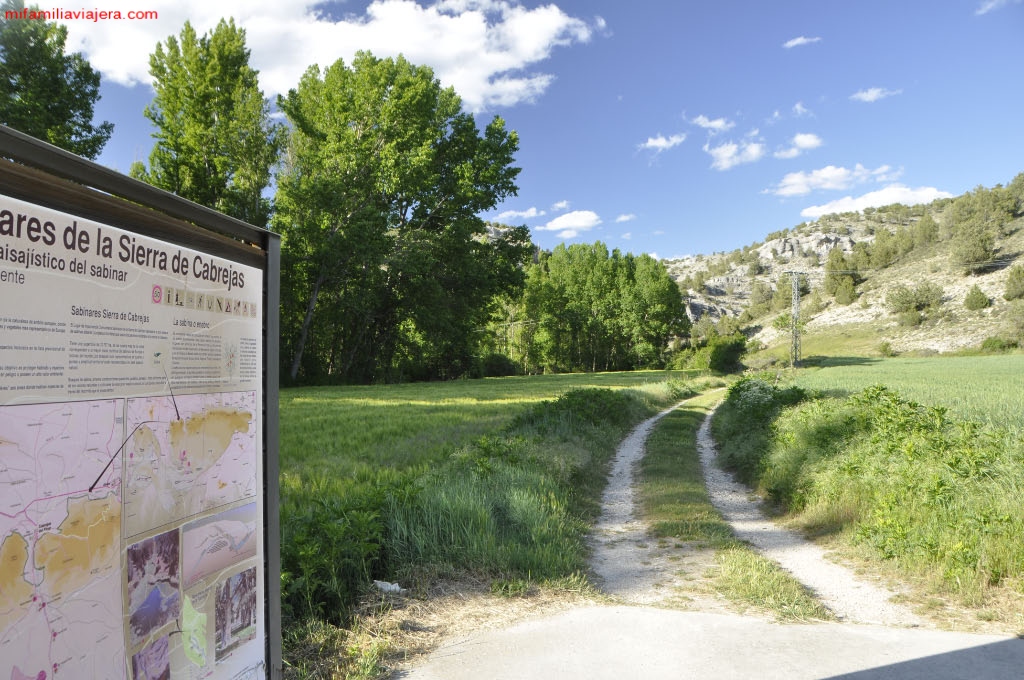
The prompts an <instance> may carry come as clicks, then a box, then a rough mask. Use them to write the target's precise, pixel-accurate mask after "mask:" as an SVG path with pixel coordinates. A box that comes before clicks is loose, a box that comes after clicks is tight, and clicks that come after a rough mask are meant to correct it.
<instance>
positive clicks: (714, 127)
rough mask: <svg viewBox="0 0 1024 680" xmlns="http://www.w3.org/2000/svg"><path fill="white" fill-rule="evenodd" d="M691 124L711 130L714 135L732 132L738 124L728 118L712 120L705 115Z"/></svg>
mask: <svg viewBox="0 0 1024 680" xmlns="http://www.w3.org/2000/svg"><path fill="white" fill-rule="evenodd" d="M690 122H691V123H693V124H694V125H699V126H700V127H702V128H704V129H705V130H710V131H711V132H712V133H713V134H715V133H719V132H725V131H726V130H731V129H732V128H733V127H735V126H736V123H734V122H732V121H731V120H728V119H726V118H715V119H714V120H711V119H710V118H708V117H707V116H705V115H704V114H701V115H699V116H697V117H696V118H694V119H693V120H691V121H690Z"/></svg>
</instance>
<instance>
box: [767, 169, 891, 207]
mask: <svg viewBox="0 0 1024 680" xmlns="http://www.w3.org/2000/svg"><path fill="white" fill-rule="evenodd" d="M899 175H900V172H899V171H893V169H892V167H891V166H889V165H882V166H879V167H878V168H875V169H874V170H869V169H868V168H865V167H864V166H863V165H861V164H860V163H858V164H857V165H855V166H854V167H853V168H852V169H850V168H843V167H837V166H835V165H827V166H825V167H824V168H819V169H818V170H812V171H811V172H803V171H801V172H791V173H789V174H787V175H785V176H784V177H783V178H782V181H780V182H779V183H778V184H777V185H776V186H775V187H773V188H772V189H769V190H768V191H767V193H772V194H775V195H776V196H782V197H789V196H806V195H807V194H809V193H811V192H812V191H823V190H833V191H841V190H843V189H849V188H850V187H852V186H854V185H856V184H861V183H863V182H866V181H868V180H871V179H874V180H876V181H880V182H889V181H892V180H894V179H896V177H898V176H899ZM891 202H892V201H890V203H891Z"/></svg>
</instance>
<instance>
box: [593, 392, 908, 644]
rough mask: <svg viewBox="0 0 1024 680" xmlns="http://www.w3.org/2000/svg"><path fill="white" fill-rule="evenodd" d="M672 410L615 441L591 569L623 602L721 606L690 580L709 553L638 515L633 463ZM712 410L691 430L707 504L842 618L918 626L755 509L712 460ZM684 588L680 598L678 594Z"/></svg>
mask: <svg viewBox="0 0 1024 680" xmlns="http://www.w3.org/2000/svg"><path fill="white" fill-rule="evenodd" d="M672 410H673V409H668V410H666V411H663V412H661V413H659V414H658V415H657V416H655V417H653V418H650V419H648V420H646V421H644V422H643V423H641V424H640V426H639V427H637V428H636V429H635V430H634V431H633V432H632V433H631V434H630V435H629V436H628V437H627V438H626V439H625V440H623V442H622V444H621V445H620V446H619V449H618V451H617V452H616V457H615V460H614V463H613V468H612V472H611V478H610V479H609V483H608V487H607V489H606V490H605V494H604V497H603V502H602V506H603V511H602V514H601V517H600V519H599V520H598V522H597V525H596V527H595V531H594V537H593V541H592V545H593V559H592V567H593V570H594V572H595V574H596V576H597V577H598V579H599V581H600V583H601V587H602V589H603V590H604V591H605V592H606V593H608V594H609V595H612V596H614V597H616V598H619V599H622V600H623V601H626V602H630V603H637V604H654V603H664V604H667V603H669V602H671V601H672V600H677V601H679V603H680V604H683V605H684V606H685V608H689V609H693V608H696V609H702V610H705V611H706V610H709V609H710V610H711V611H722V610H724V609H726V608H727V605H726V604H725V603H723V602H721V601H720V600H718V599H717V598H715V597H714V596H713V595H711V594H705V595H704V596H703V597H702V596H701V595H700V589H699V588H694V587H693V585H694V583H695V582H696V581H699V579H700V572H702V571H705V570H706V567H707V566H709V565H710V562H711V557H713V555H712V554H711V553H712V551H709V550H705V551H701V550H696V549H693V548H691V547H687V546H683V545H678V544H674V542H660V543H658V542H655V541H652V540H651V539H650V538H649V537H648V535H647V525H646V523H645V522H644V521H643V520H642V519H641V518H638V516H637V508H636V502H635V498H634V497H635V494H634V483H635V480H634V469H635V468H636V466H637V465H638V463H639V461H640V459H641V458H642V457H643V453H644V444H645V442H646V440H647V437H648V435H649V434H650V432H651V430H652V429H653V427H654V425H655V424H656V423H657V421H658V420H659V419H661V418H662V417H664V416H665V415H667V414H668V413H669V412H671V411H672ZM710 423H711V415H710V414H709V415H708V417H707V418H706V419H705V420H704V423H703V425H702V426H701V428H700V431H699V432H698V435H697V446H698V451H699V452H700V456H701V463H702V466H703V468H704V477H705V482H706V484H707V487H708V493H709V495H710V498H711V502H712V504H713V505H714V506H715V508H716V509H718V511H719V512H721V513H722V515H723V517H725V519H726V521H728V522H729V523H730V524H731V525H732V527H733V530H734V531H735V532H736V535H737V536H738V537H739V538H740V539H742V540H744V541H746V542H748V543H750V544H751V545H753V546H754V547H755V548H756V549H758V550H759V551H760V552H762V553H763V554H764V555H766V556H767V557H769V558H770V559H772V560H774V561H776V562H778V563H779V564H780V565H781V566H782V567H783V568H784V569H786V570H787V571H789V572H790V573H792V574H793V575H794V576H795V577H796V578H797V580H799V581H800V582H802V583H803V584H804V585H806V586H807V587H808V588H810V589H811V590H812V591H813V592H814V593H815V594H816V595H817V596H818V597H819V598H820V599H821V601H822V603H823V604H824V605H825V606H826V607H828V608H829V609H830V610H831V611H832V612H833V613H834V614H835V615H836V616H837V618H839V619H840V620H843V621H850V622H856V623H874V624H884V625H896V626H920V625H922V624H923V622H922V620H921V619H919V618H918V617H917V616H915V615H914V614H913V613H911V612H910V611H909V610H907V609H906V608H905V607H903V606H900V605H898V604H896V603H893V602H892V601H891V598H892V597H893V595H894V593H892V592H890V591H888V590H885V589H884V588H882V587H880V586H878V585H875V584H872V583H868V582H866V581H864V580H862V579H860V578H858V577H857V576H856V575H855V574H854V573H853V572H852V571H851V570H849V569H847V568H845V567H843V566H840V565H838V564H835V563H834V562H831V561H829V560H828V559H827V557H826V555H825V552H824V551H823V550H822V549H821V548H819V547H817V546H815V545H813V544H811V543H809V542H807V541H806V540H804V539H803V538H802V537H801V536H799V535H798V534H796V533H794V532H792V531H789V530H787V529H784V528H782V527H780V526H778V525H777V524H775V523H774V522H772V521H771V520H769V519H768V518H766V517H765V516H764V514H763V513H762V512H761V510H760V507H759V505H758V503H757V502H756V500H752V498H751V494H750V491H749V489H747V488H746V487H745V486H743V485H741V484H739V483H737V482H735V481H734V480H733V479H732V476H731V475H730V474H729V473H726V472H724V471H722V470H721V469H719V468H718V466H717V465H716V464H715V457H716V455H717V453H716V451H715V446H714V442H713V441H712V439H711V435H710V431H709V429H710ZM681 591H683V592H685V593H686V595H685V597H682V598H680V592H681Z"/></svg>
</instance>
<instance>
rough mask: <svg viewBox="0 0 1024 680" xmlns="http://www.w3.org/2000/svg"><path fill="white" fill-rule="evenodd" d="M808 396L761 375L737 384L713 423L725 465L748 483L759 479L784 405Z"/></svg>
mask: <svg viewBox="0 0 1024 680" xmlns="http://www.w3.org/2000/svg"><path fill="white" fill-rule="evenodd" d="M806 396H807V393H806V392H805V391H804V390H802V389H800V388H799V387H788V388H785V389H780V388H778V387H776V386H775V385H773V384H772V383H770V382H768V381H766V380H763V379H761V378H742V379H740V380H738V381H736V382H735V383H733V384H732V386H731V387H730V388H729V392H728V394H727V395H726V398H725V401H724V402H722V405H721V406H719V407H718V409H717V410H716V411H715V417H714V420H713V421H712V424H711V428H712V432H713V433H714V436H715V440H716V441H717V442H718V443H719V445H720V448H719V451H720V453H719V459H720V460H721V461H722V465H723V466H724V467H725V468H727V469H729V470H732V471H733V472H735V473H736V475H737V476H738V477H739V479H740V480H741V481H743V482H745V483H751V482H754V481H756V480H757V478H758V475H759V472H760V469H761V459H762V457H763V456H764V455H765V453H766V452H767V450H768V441H769V437H770V435H771V424H772V421H773V420H774V419H775V416H776V415H777V414H778V412H779V411H780V410H781V409H782V408H783V407H785V406H789V405H792V404H796V403H798V402H800V401H802V400H803V399H804V398H805V397H806Z"/></svg>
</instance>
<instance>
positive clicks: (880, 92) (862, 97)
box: [850, 87, 903, 103]
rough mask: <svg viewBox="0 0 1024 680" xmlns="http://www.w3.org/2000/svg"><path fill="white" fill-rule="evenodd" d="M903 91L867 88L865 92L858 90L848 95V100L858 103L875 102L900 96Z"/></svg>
mask: <svg viewBox="0 0 1024 680" xmlns="http://www.w3.org/2000/svg"><path fill="white" fill-rule="evenodd" d="M902 92H903V90H887V89H885V88H884V87H869V88H868V89H866V90H859V91H857V92H854V93H853V94H851V95H850V99H853V100H855V101H859V102H868V103H871V102H877V101H878V100H879V99H885V98H886V97H892V96H893V95H897V94H902Z"/></svg>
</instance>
